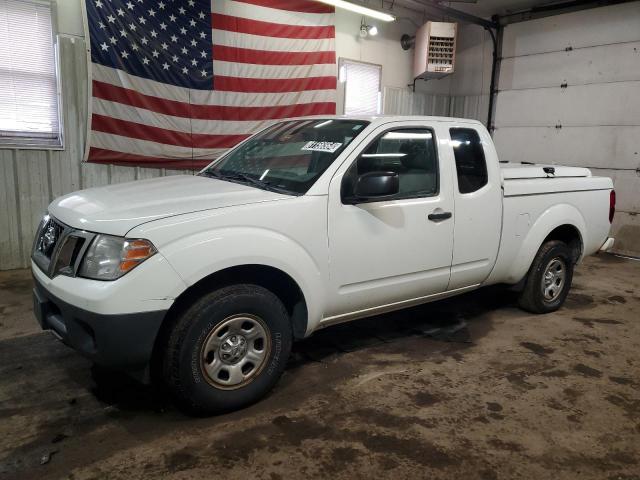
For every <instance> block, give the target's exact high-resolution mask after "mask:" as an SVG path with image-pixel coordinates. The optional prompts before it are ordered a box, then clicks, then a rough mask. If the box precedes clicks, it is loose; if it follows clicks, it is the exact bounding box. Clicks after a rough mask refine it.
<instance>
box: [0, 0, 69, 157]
mask: <svg viewBox="0 0 640 480" xmlns="http://www.w3.org/2000/svg"><path fill="white" fill-rule="evenodd" d="M17 1H19V2H22V3H31V4H35V5H40V6H45V7H48V8H49V10H50V13H51V39H50V40H51V46H52V51H53V65H54V75H55V79H56V104H57V116H58V137H57V138H55V139H43V138H39V137H31V136H29V135H22V134H20V135H15V136H4V137H3V136H0V150H2V149H12V150H52V151H61V150H64V149H65V135H64V130H65V128H64V110H63V109H64V101H63V95H62V76H61V65H60V49H59V39H60V36H59V32H58V8H57V6H58V5H57V2H56V0H17ZM19 133H20V132H19ZM24 133H27V132H24Z"/></svg>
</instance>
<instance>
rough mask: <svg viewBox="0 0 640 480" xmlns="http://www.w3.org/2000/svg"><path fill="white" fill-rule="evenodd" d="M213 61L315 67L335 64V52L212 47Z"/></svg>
mask: <svg viewBox="0 0 640 480" xmlns="http://www.w3.org/2000/svg"><path fill="white" fill-rule="evenodd" d="M213 59H214V60H221V61H224V62H235V63H251V64H253V65H316V64H320V63H336V52H334V51H325V52H276V51H270V50H251V49H248V48H235V47H227V46H226V45H214V46H213ZM214 81H215V80H214Z"/></svg>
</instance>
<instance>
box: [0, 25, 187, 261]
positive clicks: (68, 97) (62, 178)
mask: <svg viewBox="0 0 640 480" xmlns="http://www.w3.org/2000/svg"><path fill="white" fill-rule="evenodd" d="M59 52H60V63H61V68H60V78H61V82H62V83H61V84H62V91H63V115H64V134H65V149H64V150H63V151H53V150H13V149H11V150H8V149H0V270H8V269H13V268H23V267H27V266H28V265H29V254H30V249H31V244H32V240H33V236H34V234H35V229H36V227H37V226H38V222H39V221H40V219H41V218H42V215H43V214H44V212H45V210H46V208H47V205H48V204H49V203H50V202H51V201H52V200H53V199H54V198H56V197H59V196H60V195H64V194H65V193H69V192H72V191H74V190H80V189H82V188H89V187H94V186H100V185H107V184H110V183H119V182H125V181H130V180H136V179H142V178H150V177H157V176H162V175H170V174H175V173H184V172H180V171H175V170H164V169H150V168H131V167H116V166H105V165H92V164H82V163H81V159H82V153H83V151H84V141H85V139H84V136H85V130H86V122H87V120H86V118H87V63H86V47H85V42H84V40H83V39H81V38H77V37H61V38H60V39H59Z"/></svg>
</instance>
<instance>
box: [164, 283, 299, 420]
mask: <svg viewBox="0 0 640 480" xmlns="http://www.w3.org/2000/svg"><path fill="white" fill-rule="evenodd" d="M291 344H292V331H291V322H290V319H289V315H288V314H287V311H286V309H285V307H284V305H283V304H282V302H281V301H280V299H279V298H278V297H276V296H275V295H274V294H273V293H271V292H270V291H269V290H267V289H265V288H263V287H260V286H257V285H249V284H240V285H231V286H227V287H224V288H220V289H219V290H216V291H214V292H212V293H209V294H207V295H204V296H203V297H202V298H200V299H199V300H198V301H197V302H196V303H195V304H194V305H193V306H192V307H190V308H189V309H188V310H187V311H185V312H184V313H183V314H182V315H181V316H180V317H179V318H178V319H177V321H176V323H175V325H174V327H173V329H172V330H171V332H170V333H169V335H168V339H167V342H166V347H165V351H164V355H163V365H162V376H163V380H164V383H165V385H166V386H167V388H168V390H169V392H170V393H171V394H172V396H173V397H174V399H175V400H176V402H177V403H178V405H179V406H180V407H181V408H182V409H184V410H186V411H187V412H189V413H192V414H196V415H208V414H215V413H222V412H226V411H230V410H236V409H239V408H242V407H245V406H247V405H250V404H252V403H254V402H256V401H257V400H259V399H260V398H262V397H263V396H264V395H266V394H267V392H269V391H270V390H271V389H272V388H273V386H274V385H275V384H276V382H277V381H278V379H279V378H280V376H281V375H282V372H283V371H284V368H285V365H286V363H287V359H288V357H289V354H290V352H291Z"/></svg>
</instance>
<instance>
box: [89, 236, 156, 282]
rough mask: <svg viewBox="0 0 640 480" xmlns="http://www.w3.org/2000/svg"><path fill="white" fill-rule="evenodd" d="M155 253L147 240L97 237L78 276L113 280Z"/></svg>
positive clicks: (154, 249)
mask: <svg viewBox="0 0 640 480" xmlns="http://www.w3.org/2000/svg"><path fill="white" fill-rule="evenodd" d="M156 252H157V250H156V247H154V246H153V244H152V243H151V242H150V241H149V240H144V239H129V238H122V237H114V236H112V235H97V236H96V237H95V238H94V239H93V242H92V243H91V245H90V246H89V248H88V249H87V252H86V253H85V255H84V259H83V260H82V265H81V266H80V272H79V275H80V276H81V277H86V278H92V279H94V280H115V279H117V278H120V277H121V276H123V275H124V274H125V273H127V272H128V271H130V270H132V269H134V268H135V267H137V266H138V265H140V264H141V263H142V262H144V261H145V260H146V259H147V258H149V257H151V256H153V255H154V254H155V253H156Z"/></svg>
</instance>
